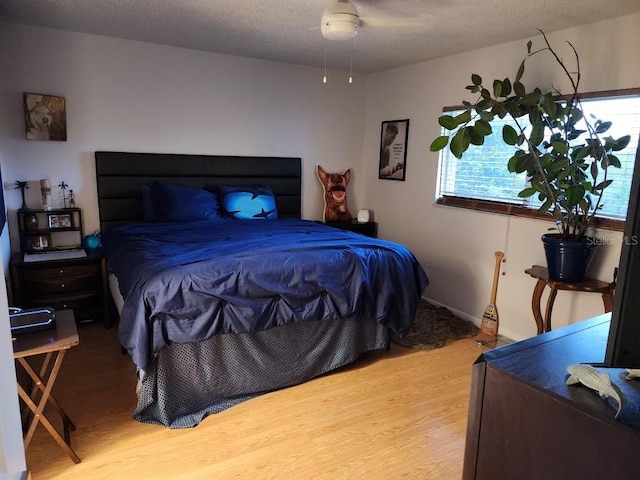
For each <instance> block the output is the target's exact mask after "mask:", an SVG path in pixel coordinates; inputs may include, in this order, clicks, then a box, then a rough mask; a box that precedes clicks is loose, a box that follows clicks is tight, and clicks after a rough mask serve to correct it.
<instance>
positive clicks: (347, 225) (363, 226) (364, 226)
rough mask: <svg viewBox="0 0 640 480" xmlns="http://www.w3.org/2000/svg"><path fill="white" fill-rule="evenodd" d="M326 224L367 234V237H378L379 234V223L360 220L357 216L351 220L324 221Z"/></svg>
mask: <svg viewBox="0 0 640 480" xmlns="http://www.w3.org/2000/svg"><path fill="white" fill-rule="evenodd" d="M318 223H323V224H324V225H328V226H330V227H334V228H339V229H340V230H348V231H350V232H355V233H359V234H361V235H366V236H367V237H372V238H377V236H378V224H377V223H376V222H363V223H361V222H358V221H357V220H356V219H355V218H352V219H351V221H350V222H322V221H319V222H318Z"/></svg>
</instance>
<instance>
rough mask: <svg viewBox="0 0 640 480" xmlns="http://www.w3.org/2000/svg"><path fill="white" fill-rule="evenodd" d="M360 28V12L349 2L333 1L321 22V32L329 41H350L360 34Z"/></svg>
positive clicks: (346, 0) (347, 0)
mask: <svg viewBox="0 0 640 480" xmlns="http://www.w3.org/2000/svg"><path fill="white" fill-rule="evenodd" d="M358 27H360V16H359V15H358V10H356V7H354V6H353V4H351V2H349V0H333V1H332V2H331V4H329V6H328V7H327V8H326V10H325V11H324V12H323V13H322V18H321V20H320V31H321V32H322V35H323V36H324V38H326V39H327V40H338V41H340V40H350V39H352V38H354V37H355V36H356V35H357V34H358Z"/></svg>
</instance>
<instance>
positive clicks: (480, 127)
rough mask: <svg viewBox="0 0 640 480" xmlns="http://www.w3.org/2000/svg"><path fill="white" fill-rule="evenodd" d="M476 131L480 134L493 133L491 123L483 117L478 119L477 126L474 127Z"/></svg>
mask: <svg viewBox="0 0 640 480" xmlns="http://www.w3.org/2000/svg"><path fill="white" fill-rule="evenodd" d="M474 129H475V131H476V132H477V133H479V134H480V135H484V136H487V135H491V134H492V133H493V129H492V128H491V124H490V123H489V122H487V121H486V120H482V118H481V119H480V120H478V121H476V124H475V127H474Z"/></svg>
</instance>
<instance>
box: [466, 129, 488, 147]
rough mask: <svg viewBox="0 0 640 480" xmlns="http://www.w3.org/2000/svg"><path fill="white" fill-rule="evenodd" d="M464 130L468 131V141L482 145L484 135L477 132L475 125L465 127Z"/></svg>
mask: <svg viewBox="0 0 640 480" xmlns="http://www.w3.org/2000/svg"><path fill="white" fill-rule="evenodd" d="M465 130H467V132H468V133H469V142H470V143H472V144H473V145H482V144H483V143H484V135H482V134H481V133H479V132H478V131H477V129H476V127H475V126H474V127H465Z"/></svg>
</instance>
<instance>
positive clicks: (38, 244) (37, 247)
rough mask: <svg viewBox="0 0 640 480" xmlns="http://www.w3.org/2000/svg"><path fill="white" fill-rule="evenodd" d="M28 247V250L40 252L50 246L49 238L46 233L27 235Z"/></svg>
mask: <svg viewBox="0 0 640 480" xmlns="http://www.w3.org/2000/svg"><path fill="white" fill-rule="evenodd" d="M26 247H27V250H28V251H31V252H39V251H41V250H45V249H47V248H49V239H48V238H47V237H46V236H45V235H33V236H30V237H27V239H26Z"/></svg>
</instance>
